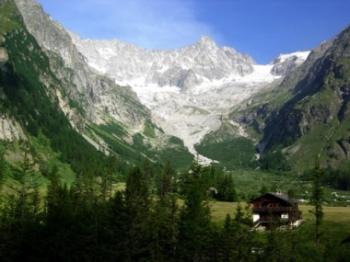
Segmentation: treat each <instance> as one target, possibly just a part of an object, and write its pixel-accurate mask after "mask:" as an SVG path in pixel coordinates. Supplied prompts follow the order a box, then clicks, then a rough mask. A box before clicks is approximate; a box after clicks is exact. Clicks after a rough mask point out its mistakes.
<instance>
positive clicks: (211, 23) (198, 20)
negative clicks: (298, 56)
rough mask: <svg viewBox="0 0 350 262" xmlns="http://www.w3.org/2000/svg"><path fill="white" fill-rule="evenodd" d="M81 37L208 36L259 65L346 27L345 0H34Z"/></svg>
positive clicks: (183, 39)
mask: <svg viewBox="0 0 350 262" xmlns="http://www.w3.org/2000/svg"><path fill="white" fill-rule="evenodd" d="M38 1H39V2H40V3H41V4H42V5H43V7H44V9H45V10H46V11H47V12H48V13H49V14H50V15H51V16H52V17H53V18H54V19H56V20H58V21H59V22H60V23H61V24H63V25H64V26H65V27H66V28H68V29H69V30H71V31H73V32H75V33H78V34H80V35H81V36H82V37H86V38H95V39H112V38H117V39H120V40H123V41H126V42H130V43H133V44H136V45H138V46H140V47H144V48H151V49H170V48H177V47H182V46H185V45H188V44H191V43H194V42H195V41H197V40H198V39H199V38H200V36H202V35H208V36H210V37H212V38H213V39H214V40H215V41H216V42H217V43H218V44H219V45H226V46H231V47H234V48H235V49H237V50H238V51H240V52H244V53H247V54H249V55H251V56H252V57H253V58H254V59H255V60H256V61H257V62H259V63H267V62H270V61H271V60H272V59H273V58H275V57H276V56H277V55H278V54H280V53H288V52H293V51H298V50H307V49H311V48H313V47H316V46H317V45H318V44H319V43H320V42H322V41H325V40H328V39H330V38H332V37H334V36H335V35H336V34H337V33H339V32H340V31H341V30H342V29H344V28H345V27H346V26H348V25H350V13H349V11H350V0H38Z"/></svg>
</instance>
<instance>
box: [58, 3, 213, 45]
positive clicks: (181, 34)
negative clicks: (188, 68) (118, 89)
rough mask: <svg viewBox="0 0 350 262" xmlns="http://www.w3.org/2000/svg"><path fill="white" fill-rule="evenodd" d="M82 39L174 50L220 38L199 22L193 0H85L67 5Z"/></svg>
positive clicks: (206, 25)
mask: <svg viewBox="0 0 350 262" xmlns="http://www.w3.org/2000/svg"><path fill="white" fill-rule="evenodd" d="M65 4H66V5H65V6H66V7H69V8H70V12H72V13H73V14H75V20H78V19H79V20H80V21H79V22H77V23H78V25H80V26H74V27H76V28H70V29H72V30H74V31H78V32H77V33H82V35H83V36H89V37H92V36H93V37H96V38H101V37H102V38H113V37H114V38H118V39H121V40H124V41H127V42H130V43H134V44H136V45H139V46H141V47H144V48H161V49H164V48H174V47H180V46H184V45H187V44H189V43H193V42H195V41H197V40H198V38H199V37H200V36H202V35H209V36H211V37H213V38H215V39H217V40H218V38H220V36H219V35H217V34H216V33H215V31H214V29H213V28H212V27H211V26H210V25H208V24H206V23H204V22H201V21H199V20H198V18H197V16H196V5H195V3H194V2H193V1H192V0H84V1H81V0H79V1H72V0H71V1H69V4H68V3H65Z"/></svg>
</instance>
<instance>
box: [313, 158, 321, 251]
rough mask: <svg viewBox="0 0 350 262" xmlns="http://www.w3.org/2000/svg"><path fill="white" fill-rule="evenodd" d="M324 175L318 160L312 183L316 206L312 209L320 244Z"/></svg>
mask: <svg viewBox="0 0 350 262" xmlns="http://www.w3.org/2000/svg"><path fill="white" fill-rule="evenodd" d="M322 175H323V171H322V170H321V169H320V164H319V161H317V162H316V166H315V169H314V171H313V183H312V195H311V203H312V204H313V206H314V210H313V211H311V212H312V213H313V215H314V217H315V242H316V244H317V245H319V244H320V237H321V231H320V227H321V224H322V220H323V207H322V203H323V188H322V182H321V179H322Z"/></svg>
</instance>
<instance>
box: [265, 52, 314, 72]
mask: <svg viewBox="0 0 350 262" xmlns="http://www.w3.org/2000/svg"><path fill="white" fill-rule="evenodd" d="M309 54H310V52H309V51H306V52H295V53H291V54H284V55H280V56H279V57H278V58H276V59H275V60H274V62H273V68H272V70H271V73H272V74H273V75H282V76H285V75H287V74H289V73H290V72H292V70H294V69H295V68H297V67H298V66H300V65H302V64H303V63H304V62H305V60H306V59H307V57H308V56H309Z"/></svg>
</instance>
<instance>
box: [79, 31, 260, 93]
mask: <svg viewBox="0 0 350 262" xmlns="http://www.w3.org/2000/svg"><path fill="white" fill-rule="evenodd" d="M72 37H73V40H74V43H75V44H76V45H77V47H78V49H79V50H80V51H81V52H82V53H83V54H84V55H85V56H86V57H87V59H88V62H89V64H90V65H91V66H92V67H94V68H95V69H96V70H98V71H100V72H102V73H105V74H108V75H109V76H111V77H113V78H114V79H115V80H116V81H117V82H119V83H127V84H130V85H133V84H135V83H136V84H143V85H152V84H154V85H157V86H160V87H163V86H175V87H179V88H181V89H182V88H185V89H188V88H191V87H193V86H195V85H198V84H200V83H202V82H203V80H205V79H206V80H219V79H222V78H225V77H229V76H232V75H238V76H244V75H247V74H249V73H251V72H253V64H254V61H253V60H252V58H250V57H249V56H246V55H243V54H240V53H238V52H237V51H236V50H234V49H233V48H228V47H224V48H219V47H218V46H217V45H216V43H215V42H214V41H213V40H212V39H210V38H208V37H202V38H201V39H200V40H199V41H198V42H197V43H196V44H194V45H192V46H189V47H185V48H181V49H177V50H171V51H149V50H145V49H142V48H138V47H136V46H133V45H130V44H126V43H123V42H121V41H118V40H112V41H99V40H83V39H80V38H79V37H78V36H76V35H73V34H72Z"/></svg>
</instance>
